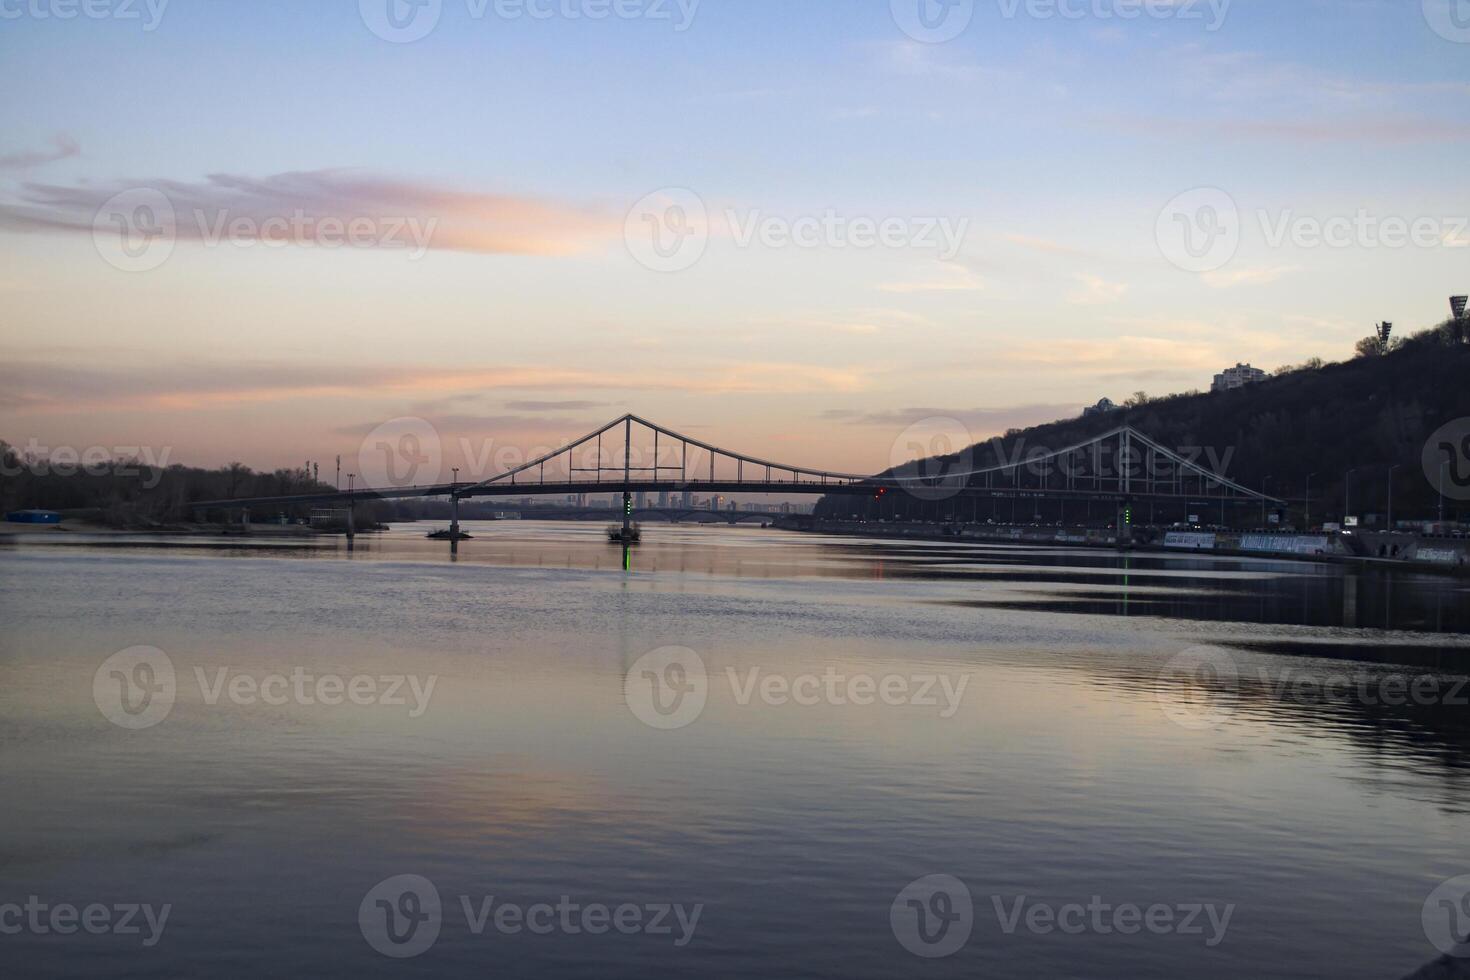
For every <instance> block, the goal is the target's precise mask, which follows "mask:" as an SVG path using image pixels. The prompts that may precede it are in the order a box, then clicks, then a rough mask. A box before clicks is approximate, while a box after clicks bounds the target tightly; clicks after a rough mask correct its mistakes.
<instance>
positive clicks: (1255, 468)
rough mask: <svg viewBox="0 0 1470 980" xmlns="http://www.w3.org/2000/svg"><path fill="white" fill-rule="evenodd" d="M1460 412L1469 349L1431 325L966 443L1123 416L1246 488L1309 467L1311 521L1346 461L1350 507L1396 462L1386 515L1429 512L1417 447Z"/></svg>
mask: <svg viewBox="0 0 1470 980" xmlns="http://www.w3.org/2000/svg"><path fill="white" fill-rule="evenodd" d="M1464 417H1470V346H1467V345H1466V344H1465V343H1463V341H1462V338H1461V337H1459V336H1457V335H1455V334H1454V333H1453V332H1452V331H1451V330H1449V329H1448V328H1447V327H1441V328H1438V329H1437V330H1435V331H1430V332H1427V333H1426V334H1421V335H1420V336H1419V337H1417V338H1414V339H1411V340H1410V341H1408V342H1407V343H1405V344H1403V345H1402V346H1401V347H1399V348H1398V349H1396V350H1394V351H1393V352H1391V353H1388V354H1385V355H1379V356H1368V357H1359V358H1357V359H1355V360H1352V361H1347V362H1344V363H1340V364H1327V365H1323V366H1320V367H1304V368H1301V369H1298V370H1294V371H1291V372H1290V373H1287V374H1282V375H1279V376H1277V377H1273V378H1270V379H1268V380H1266V381H1263V382H1261V383H1259V384H1255V385H1250V386H1247V387H1245V388H1241V389H1238V390H1236V391H1231V392H1221V393H1218V394H1188V395H1174V396H1169V397H1165V398H1160V399H1156V400H1150V401H1148V402H1146V403H1144V404H1142V405H1135V406H1130V407H1127V408H1121V409H1119V410H1118V411H1115V412H1111V413H1107V414H1105V415H1099V416H1093V417H1090V418H1076V419H1067V420H1063V421H1058V422H1052V423H1049V424H1046V425H1038V426H1033V427H1031V428H1029V429H1024V430H1019V431H1012V432H1010V433H1007V434H1006V436H1005V437H1003V438H1001V439H1000V440H999V442H1000V446H999V447H997V446H996V445H995V444H994V443H993V442H984V443H980V444H978V445H976V446H974V447H972V450H971V452H972V457H973V465H974V466H975V467H985V466H993V465H998V464H1000V463H1001V462H1003V461H1004V460H1006V459H1010V458H1013V457H1011V455H1010V454H1011V453H1012V452H1013V451H1014V448H1013V447H1014V446H1015V444H1016V442H1017V441H1018V440H1020V441H1021V444H1022V445H1024V446H1025V447H1027V448H1028V449H1029V448H1031V447H1035V446H1046V447H1062V446H1067V445H1072V444H1075V443H1078V442H1083V441H1086V440H1087V439H1089V438H1092V437H1093V436H1096V435H1098V434H1100V433H1102V432H1106V431H1108V430H1110V429H1113V428H1115V427H1116V426H1118V425H1121V424H1124V423H1125V422H1126V423H1127V424H1130V425H1132V426H1134V427H1135V428H1137V429H1139V430H1140V431H1142V432H1144V433H1146V434H1147V435H1149V436H1151V437H1152V438H1154V439H1155V440H1157V441H1158V442H1160V443H1162V444H1164V445H1166V446H1169V447H1171V448H1179V447H1186V446H1200V447H1210V448H1212V449H1213V450H1214V451H1215V452H1216V453H1217V454H1218V455H1217V457H1216V458H1219V459H1226V460H1228V465H1227V466H1226V469H1225V475H1226V476H1228V477H1230V478H1231V479H1233V480H1236V481H1239V482H1241V483H1243V484H1245V485H1246V486H1249V487H1254V488H1260V487H1262V486H1263V484H1265V485H1266V488H1267V490H1268V492H1270V493H1271V494H1272V495H1274V496H1278V497H1284V498H1287V499H1290V500H1291V501H1293V502H1294V503H1297V504H1299V502H1300V501H1301V500H1302V498H1303V497H1304V495H1305V491H1306V487H1307V476H1308V474H1315V476H1313V477H1312V480H1311V498H1312V500H1313V502H1314V505H1313V518H1314V520H1316V521H1321V520H1323V519H1324V518H1325V519H1328V520H1331V519H1336V518H1339V517H1340V516H1341V514H1342V510H1343V490H1344V477H1345V474H1346V473H1347V471H1348V470H1349V469H1356V473H1355V474H1354V475H1353V477H1352V495H1353V510H1354V511H1355V512H1357V513H1360V514H1367V513H1371V512H1375V511H1382V510H1384V509H1385V506H1386V503H1387V496H1388V468H1389V467H1390V466H1392V465H1395V464H1397V466H1398V469H1397V470H1395V471H1394V481H1393V499H1394V511H1395V515H1396V516H1397V517H1410V516H1423V517H1432V516H1433V515H1434V513H1435V511H1436V508H1437V507H1438V500H1439V497H1438V493H1437V491H1436V489H1435V487H1434V486H1433V485H1432V483H1431V481H1430V480H1429V478H1428V477H1426V475H1425V473H1424V468H1423V464H1422V453H1423V450H1424V445H1425V442H1426V440H1427V439H1428V438H1429V437H1430V435H1432V434H1433V433H1434V432H1435V430H1437V429H1438V428H1439V427H1440V426H1442V425H1444V424H1445V423H1446V422H1449V421H1451V420H1454V419H1457V418H1464ZM1227 453H1228V454H1229V455H1228V456H1227V455H1226V454H1227ZM879 475H883V474H879ZM1267 477H1269V478H1270V479H1269V484H1267V483H1266V478H1267ZM1451 486H1452V485H1451ZM1457 504H1458V505H1459V506H1458V507H1457ZM871 508H872V502H871V501H864V502H862V503H861V504H859V505H858V506H856V507H855V506H854V502H853V501H852V500H851V499H849V500H847V501H846V502H844V503H843V504H842V509H841V510H838V509H836V501H835V500H834V498H823V500H822V501H821V503H820V504H819V505H818V508H817V514H818V516H835V515H837V514H839V513H851V512H853V511H854V510H858V511H860V512H861V511H863V510H865V509H866V510H868V511H869V512H871ZM1445 508H1446V509H1445V514H1446V517H1450V518H1452V517H1454V516H1456V513H1457V511H1461V512H1464V513H1465V514H1466V515H1470V508H1467V507H1464V506H1463V504H1462V503H1461V502H1459V501H1456V500H1455V499H1454V497H1453V495H1450V496H1448V499H1447V500H1446V505H1445Z"/></svg>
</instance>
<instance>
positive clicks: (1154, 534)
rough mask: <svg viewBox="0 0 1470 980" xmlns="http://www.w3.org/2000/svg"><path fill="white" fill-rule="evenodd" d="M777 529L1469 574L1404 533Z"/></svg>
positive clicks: (1440, 542) (1450, 550)
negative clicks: (1123, 534)
mask: <svg viewBox="0 0 1470 980" xmlns="http://www.w3.org/2000/svg"><path fill="white" fill-rule="evenodd" d="M776 526H777V527H779V528H782V529H785V530H791V531H802V532H806V533H815V534H835V535H843V536H848V537H869V538H885V539H893V538H898V539H908V540H914V541H977V542H985V543H990V544H1025V545H1032V546H1037V547H1065V548H1104V549H1110V550H1119V549H1122V550H1127V551H1136V552H1151V553H1156V554H1178V553H1180V552H1193V553H1199V554H1212V555H1221V556H1230V557H1250V558H1277V559H1285V560H1293V561H1314V562H1327V563H1333V564H1346V565H1354V566H1357V567H1362V568H1370V567H1371V568H1400V569H1407V570H1412V571H1416V572H1431V573H1436V574H1441V575H1457V576H1467V577H1470V541H1466V540H1465V539H1462V538H1416V537H1414V536H1412V535H1407V534H1389V533H1378V532H1365V533H1360V534H1351V535H1344V534H1336V533H1325V534H1286V533H1263V532H1252V531H1222V532H1214V531H1209V532H1205V531H1166V530H1163V529H1156V528H1134V529H1133V530H1132V535H1131V540H1125V541H1123V542H1122V543H1120V542H1119V540H1118V535H1117V532H1116V531H1114V530H1112V529H1109V528H1081V527H1076V528H1058V527H1032V526H1009V525H988V524H987V525H975V524H929V523H916V522H899V523H882V524H875V523H869V522H862V521H830V520H819V519H816V518H805V517H803V518H783V519H780V520H778V521H777V522H776Z"/></svg>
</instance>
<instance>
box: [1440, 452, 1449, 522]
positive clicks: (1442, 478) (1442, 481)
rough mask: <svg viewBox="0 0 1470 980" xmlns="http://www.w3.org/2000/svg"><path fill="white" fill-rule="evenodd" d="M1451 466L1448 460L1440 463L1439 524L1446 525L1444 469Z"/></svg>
mask: <svg viewBox="0 0 1470 980" xmlns="http://www.w3.org/2000/svg"><path fill="white" fill-rule="evenodd" d="M1448 465H1450V461H1449V460H1448V459H1442V460H1440V461H1439V523H1441V524H1443V523H1444V468H1445V467H1446V466H1448Z"/></svg>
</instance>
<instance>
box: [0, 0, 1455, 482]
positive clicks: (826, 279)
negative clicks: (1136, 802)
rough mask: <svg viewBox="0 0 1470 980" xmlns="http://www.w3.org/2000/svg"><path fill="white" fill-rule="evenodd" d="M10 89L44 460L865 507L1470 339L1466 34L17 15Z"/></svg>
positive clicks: (346, 4) (13, 164) (157, 8)
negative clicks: (610, 447) (380, 465)
mask: <svg viewBox="0 0 1470 980" xmlns="http://www.w3.org/2000/svg"><path fill="white" fill-rule="evenodd" d="M1456 5H1457V6H1456ZM0 85H3V90H4V91H5V93H6V98H5V99H4V100H3V102H0V438H3V439H5V440H6V441H8V442H10V443H11V444H13V445H16V446H19V447H21V448H23V449H24V448H27V447H31V448H36V449H39V450H41V451H45V450H46V449H51V448H55V447H63V446H69V447H74V448H76V449H77V450H79V451H80V450H84V449H87V448H89V447H96V446H100V447H104V448H109V449H127V448H131V447H146V448H148V449H149V450H150V451H152V452H153V454H154V455H155V456H160V455H162V454H164V453H167V454H168V459H169V461H170V462H185V463H190V464H197V465H219V464H223V463H226V462H229V461H232V460H240V461H243V462H245V463H246V464H248V465H251V466H253V467H256V468H258V469H272V468H275V467H279V466H288V465H299V464H300V463H301V462H302V461H304V460H308V459H311V460H321V461H324V462H323V470H326V469H327V462H326V461H331V460H333V458H334V456H335V455H338V454H341V455H343V456H344V457H346V458H347V460H348V462H347V463H345V464H344V465H345V466H348V467H351V466H352V465H353V464H352V461H353V460H354V459H356V458H358V457H359V456H360V454H361V452H362V450H363V444H364V442H365V441H366V440H367V439H368V437H369V434H370V433H373V432H375V431H381V427H382V426H383V425H384V424H386V423H392V420H399V419H403V418H413V419H422V420H424V421H425V422H426V423H427V424H428V426H429V430H428V431H430V432H432V433H433V434H434V436H435V437H436V438H439V439H441V440H442V443H443V458H444V466H445V467H448V466H449V465H460V466H464V467H468V468H470V469H471V470H472V471H483V470H486V469H487V468H488V469H490V470H493V469H494V468H495V466H497V465H501V464H497V463H493V462H491V463H487V462H486V460H491V459H499V460H501V461H505V460H512V461H513V460H514V459H516V458H517V456H519V458H527V457H530V456H533V455H534V454H535V452H536V451H537V450H539V449H545V448H550V447H551V446H553V445H557V444H559V443H560V442H561V441H565V440H569V439H571V438H575V437H577V436H580V435H582V434H583V433H584V432H586V431H589V430H590V429H592V428H595V427H597V426H598V425H600V424H601V423H602V422H604V421H606V420H608V419H611V418H614V417H617V416H620V415H622V414H623V413H625V412H634V413H637V414H638V415H640V416H643V417H646V418H650V419H653V420H655V421H658V422H661V423H663V424H665V425H667V426H669V427H671V428H673V429H676V430H680V431H685V432H688V433H690V434H692V435H696V436H698V437H699V438H701V439H706V440H709V441H710V442H713V443H715V444H718V445H722V446H726V447H729V448H732V449H736V450H742V451H747V452H750V453H753V454H756V455H760V456H765V457H768V458H775V459H777V460H782V461H791V462H794V463H798V464H802V465H807V466H818V467H823V468H826V469H831V470H842V471H853V472H872V471H876V470H878V469H882V468H884V467H887V466H889V465H891V464H892V463H895V462H900V461H902V459H903V458H907V456H906V452H907V447H910V446H912V445H913V444H914V442H913V439H912V438H909V436H908V435H906V433H910V434H911V433H912V432H913V431H915V427H916V426H917V427H918V429H919V430H921V431H926V432H927V431H931V430H932V429H933V427H934V425H935V422H934V420H936V419H938V420H946V421H944V422H943V423H942V424H943V425H949V426H951V427H958V429H959V430H960V431H961V432H962V433H963V434H964V435H967V436H969V437H972V438H973V439H975V440H977V441H978V440H982V439H984V438H987V437H989V436H990V435H992V434H995V433H998V432H1001V431H1004V430H1005V429H1007V428H1010V427H1013V426H1024V425H1029V424H1034V423H1039V422H1046V421H1050V420H1053V419H1056V418H1061V417H1067V416H1071V415H1075V414H1077V413H1078V412H1079V411H1080V410H1081V408H1082V407H1083V406H1084V405H1088V404H1091V403H1093V402H1095V401H1097V400H1098V399H1099V398H1101V397H1103V396H1108V397H1111V398H1113V399H1114V400H1122V399H1123V398H1125V397H1127V396H1128V395H1130V394H1131V393H1133V392H1135V391H1138V390H1144V391H1147V392H1149V393H1151V394H1164V393H1169V392H1175V391H1185V390H1190V389H1207V388H1208V386H1209V384H1210V380H1211V378H1212V376H1213V375H1214V374H1215V373H1216V372H1217V371H1219V370H1221V369H1223V368H1225V367H1228V366H1231V365H1234V364H1235V363H1237V362H1249V363H1252V364H1255V365H1256V366H1258V367H1263V368H1265V369H1267V370H1271V369H1273V368H1275V367H1277V366H1280V365H1284V364H1292V363H1299V362H1301V361H1303V360H1305V359H1306V358H1308V357H1313V356H1319V357H1323V358H1326V359H1328V360H1340V359H1345V358H1347V357H1349V356H1351V352H1352V347H1353V344H1354V342H1355V341H1356V340H1357V339H1358V338H1360V337H1362V336H1364V335H1366V334H1368V333H1370V332H1371V331H1372V329H1373V326H1374V323H1375V322H1377V321H1379V320H1391V321H1393V322H1394V323H1396V324H1397V325H1398V327H1399V329H1400V330H1401V331H1409V330H1413V329H1418V328H1420V327H1424V326H1429V325H1431V324H1433V323H1435V322H1438V321H1439V320H1442V319H1443V318H1444V317H1445V316H1446V315H1448V303H1447V297H1448V296H1449V295H1451V294H1452V293H1463V292H1470V218H1467V215H1470V197H1467V194H1466V191H1465V188H1466V185H1465V177H1464V175H1465V151H1466V143H1467V141H1470V4H1467V3H1465V2H1464V0H1422V2H1421V0H1355V2H1340V0H1339V2H1328V0H1234V2H1229V0H1212V2H1211V0H1199V2H1194V0H1150V2H1143V0H945V2H940V0H803V2H799V3H798V2H792V0H701V2H695V0H682V2H681V0H414V2H409V0H313V2H311V3H301V2H298V0H265V2H243V0H241V2H233V3H231V2H224V0H171V2H168V0H0ZM490 447H493V448H494V450H495V451H494V452H493V453H492V452H487V451H486V450H487V448H490ZM501 450H505V452H504V453H502V452H500V451H501ZM479 475H483V476H490V475H492V473H491V472H483V473H481V474H479Z"/></svg>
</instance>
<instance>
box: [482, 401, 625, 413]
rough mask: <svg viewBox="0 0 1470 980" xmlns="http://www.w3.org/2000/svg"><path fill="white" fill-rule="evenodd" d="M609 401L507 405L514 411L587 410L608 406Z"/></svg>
mask: <svg viewBox="0 0 1470 980" xmlns="http://www.w3.org/2000/svg"><path fill="white" fill-rule="evenodd" d="M607 404H608V403H607V402H585V401H563V402H537V401H528V402H506V403H505V407H506V408H508V409H510V410H511V411H513V412H585V411H587V410H588V409H592V408H606V407H607Z"/></svg>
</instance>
